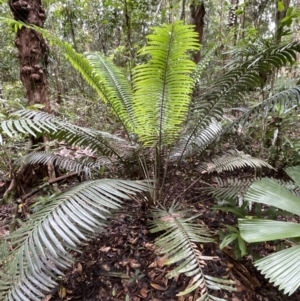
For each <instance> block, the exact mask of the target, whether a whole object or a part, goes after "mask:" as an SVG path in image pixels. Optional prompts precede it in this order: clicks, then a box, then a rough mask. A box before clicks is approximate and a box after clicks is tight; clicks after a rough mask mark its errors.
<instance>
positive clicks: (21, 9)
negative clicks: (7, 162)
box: [6, 0, 53, 197]
mask: <svg viewBox="0 0 300 301" xmlns="http://www.w3.org/2000/svg"><path fill="white" fill-rule="evenodd" d="M8 3H9V7H10V9H11V12H12V14H13V16H14V19H15V20H17V21H21V22H24V23H26V24H29V25H34V26H38V27H43V26H44V22H45V19H46V14H45V10H44V8H43V6H42V2H41V0H9V2H8ZM15 46H16V47H17V49H18V58H19V61H20V79H21V81H22V84H23V86H24V88H25V95H26V99H27V102H28V105H36V104H41V105H43V110H44V111H45V112H50V100H49V95H48V81H47V63H48V53H49V47H48V44H47V42H46V41H45V39H44V38H43V36H42V35H41V34H39V33H38V32H36V31H34V30H32V29H28V28H25V27H22V28H20V29H18V31H17V34H16V38H15ZM45 139H46V138H45V137H44V138H43V137H42V138H41V139H39V140H37V139H34V138H33V137H31V138H30V140H29V148H31V147H32V146H33V145H35V144H37V143H39V142H45ZM49 168H50V167H49V166H48V169H47V168H42V167H41V166H26V167H24V166H23V167H22V168H19V170H18V171H17V172H16V173H15V175H14V178H13V180H12V182H11V185H10V188H9V189H8V191H7V193H6V196H7V197H8V195H9V194H11V193H12V191H13V190H16V192H17V194H18V195H20V194H21V193H24V191H23V190H24V187H31V185H33V184H34V183H36V182H37V181H38V180H40V179H42V178H43V177H45V176H47V175H49V174H53V170H52V171H51V168H50V170H49Z"/></svg>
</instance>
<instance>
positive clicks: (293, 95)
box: [224, 86, 300, 132]
mask: <svg viewBox="0 0 300 301" xmlns="http://www.w3.org/2000/svg"><path fill="white" fill-rule="evenodd" d="M278 104H279V105H282V106H284V107H285V108H286V109H287V108H293V107H294V106H299V105H300V86H297V87H294V88H291V89H287V90H284V91H282V92H280V93H278V94H276V95H273V96H271V97H270V98H268V99H266V100H265V101H263V102H262V103H260V104H258V105H256V106H254V107H253V108H251V109H249V110H248V111H247V112H246V113H245V114H244V115H243V116H241V117H240V118H238V119H237V120H236V121H235V122H234V123H233V124H231V125H229V126H228V127H227V128H225V129H224V131H225V132H227V131H229V130H230V129H231V128H232V127H233V126H236V125H237V124H242V125H245V123H246V122H247V121H248V120H249V119H250V118H251V117H252V116H257V115H258V114H263V115H264V116H266V115H267V113H268V112H269V111H270V110H271V109H272V108H274V107H275V106H276V105H278Z"/></svg>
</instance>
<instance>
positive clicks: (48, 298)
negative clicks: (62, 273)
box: [43, 295, 52, 301]
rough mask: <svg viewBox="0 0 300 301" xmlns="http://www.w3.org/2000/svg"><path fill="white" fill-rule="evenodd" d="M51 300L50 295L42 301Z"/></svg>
mask: <svg viewBox="0 0 300 301" xmlns="http://www.w3.org/2000/svg"><path fill="white" fill-rule="evenodd" d="M51 298H52V295H47V296H45V298H44V299H43V301H49V300H50V299H51Z"/></svg>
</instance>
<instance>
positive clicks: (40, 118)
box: [1, 110, 133, 157]
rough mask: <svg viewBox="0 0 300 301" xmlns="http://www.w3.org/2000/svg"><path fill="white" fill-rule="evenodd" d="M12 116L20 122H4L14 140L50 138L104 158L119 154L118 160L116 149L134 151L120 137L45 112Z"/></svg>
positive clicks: (26, 112)
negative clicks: (93, 152) (20, 136)
mask: <svg viewBox="0 0 300 301" xmlns="http://www.w3.org/2000/svg"><path fill="white" fill-rule="evenodd" d="M12 116H17V117H19V119H11V120H6V121H3V122H2V123H1V126H2V129H3V131H4V132H5V133H6V134H7V135H9V136H11V137H12V136H13V135H16V134H26V135H32V136H34V137H37V136H40V135H48V136H49V137H51V138H53V139H58V140H64V141H65V142H66V143H69V144H71V145H77V146H81V147H88V148H89V149H90V150H92V151H98V152H99V153H101V154H103V155H111V154H115V155H117V156H118V157H120V156H119V155H118V152H117V151H116V150H120V149H126V148H127V149H132V148H133V146H131V145H130V144H129V143H128V142H127V141H126V140H124V139H121V138H119V137H117V136H114V135H112V134H109V133H107V132H101V131H95V130H91V129H88V128H83V127H79V126H76V125H73V124H70V123H67V122H64V121H62V120H60V119H59V118H56V117H54V116H53V115H50V114H48V113H45V112H38V111H28V110H20V111H17V112H15V113H13V114H12Z"/></svg>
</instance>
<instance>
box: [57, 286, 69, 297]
mask: <svg viewBox="0 0 300 301" xmlns="http://www.w3.org/2000/svg"><path fill="white" fill-rule="evenodd" d="M58 296H59V298H61V299H64V298H65V297H66V296H67V290H66V288H65V287H64V286H62V285H61V286H60V287H59V290H58Z"/></svg>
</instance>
